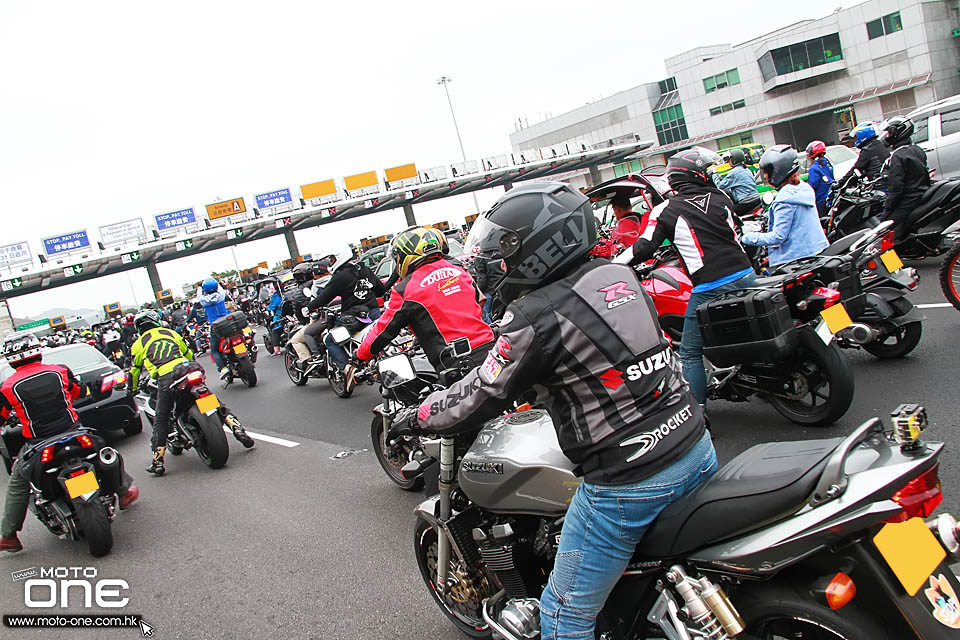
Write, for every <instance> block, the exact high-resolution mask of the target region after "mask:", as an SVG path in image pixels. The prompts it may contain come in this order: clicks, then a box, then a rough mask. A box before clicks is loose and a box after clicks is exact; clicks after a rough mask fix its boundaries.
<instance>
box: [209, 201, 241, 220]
mask: <svg viewBox="0 0 960 640" xmlns="http://www.w3.org/2000/svg"><path fill="white" fill-rule="evenodd" d="M246 210H247V205H246V204H245V203H244V202H243V198H234V199H233V200H226V201H224V202H214V203H213V204H208V205H207V217H208V218H210V219H211V220H219V219H220V218H226V217H227V216H232V215H235V214H238V213H244V212H245V211H246Z"/></svg>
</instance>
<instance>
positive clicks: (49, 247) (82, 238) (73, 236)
mask: <svg viewBox="0 0 960 640" xmlns="http://www.w3.org/2000/svg"><path fill="white" fill-rule="evenodd" d="M42 242H43V252H44V253H46V254H47V257H48V258H55V257H57V256H60V255H64V254H67V253H73V252H74V251H80V250H82V249H89V248H90V238H89V237H88V236H87V232H86V230H84V231H74V232H73V233H65V234H63V235H60V236H51V237H49V238H44V239H43V240H42Z"/></svg>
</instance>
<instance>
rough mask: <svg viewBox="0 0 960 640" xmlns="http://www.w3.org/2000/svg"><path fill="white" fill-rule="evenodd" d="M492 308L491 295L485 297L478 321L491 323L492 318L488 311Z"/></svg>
mask: <svg viewBox="0 0 960 640" xmlns="http://www.w3.org/2000/svg"><path fill="white" fill-rule="evenodd" d="M491 307H493V295H492V294H491V295H489V296H487V299H486V300H484V301H483V309H481V312H480V319H481V320H483V321H484V322H486V323H487V324H490V323H491V322H493V316H491V315H490V309H491Z"/></svg>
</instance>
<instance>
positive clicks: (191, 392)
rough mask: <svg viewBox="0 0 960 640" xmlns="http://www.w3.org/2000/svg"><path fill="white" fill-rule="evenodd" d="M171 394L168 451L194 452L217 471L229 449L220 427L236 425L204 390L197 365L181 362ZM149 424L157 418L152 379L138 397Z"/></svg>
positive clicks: (174, 372) (202, 377)
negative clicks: (171, 410)
mask: <svg viewBox="0 0 960 640" xmlns="http://www.w3.org/2000/svg"><path fill="white" fill-rule="evenodd" d="M170 390H171V392H172V393H173V412H172V415H171V420H170V427H171V431H170V434H169V435H168V436H167V450H168V451H170V453H172V454H173V455H175V456H178V455H180V454H181V453H183V452H184V451H186V450H190V449H195V450H196V452H197V455H198V456H200V459H201V460H203V462H204V464H206V465H207V466H208V467H210V468H211V469H219V468H220V467H222V466H223V465H225V464H226V463H227V458H229V457H230V447H229V446H228V445H227V436H226V434H225V432H224V430H223V427H224V426H226V427H227V428H230V429H232V428H233V426H234V425H235V424H237V419H236V417H235V416H233V414H230V413H228V412H227V408H226V407H224V406H223V405H221V404H220V400H219V399H218V398H217V395H216V394H215V393H213V392H212V391H210V389H209V388H208V387H207V381H206V373H205V372H204V370H203V367H201V366H200V365H199V364H197V363H196V362H183V363H181V364H179V365H177V367H176V368H175V369H174V370H173V381H172V382H171V383H170ZM137 403H138V404H139V405H140V408H141V409H143V412H144V414H145V415H146V416H147V420H149V421H150V424H153V421H154V419H155V418H156V415H157V383H156V381H155V380H153V379H151V380H150V381H149V382H147V384H146V388H145V390H141V391H140V393H139V394H138V396H137Z"/></svg>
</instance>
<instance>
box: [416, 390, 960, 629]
mask: <svg viewBox="0 0 960 640" xmlns="http://www.w3.org/2000/svg"><path fill="white" fill-rule="evenodd" d="M398 375H402V374H398ZM925 424H926V414H925V412H924V410H923V408H922V407H918V406H917V405H901V406H900V407H898V408H897V410H896V411H895V412H894V416H893V430H892V432H891V431H889V430H885V429H884V428H883V426H882V424H881V423H880V421H879V420H878V419H876V418H874V419H871V420H869V421H867V422H865V423H864V424H862V425H861V426H860V427H858V428H857V429H856V430H855V431H854V432H853V433H852V434H850V435H849V436H848V437H846V438H843V439H841V438H831V439H826V440H809V441H804V442H773V443H766V444H759V445H756V446H754V447H751V448H750V449H748V450H747V451H745V452H743V453H741V454H740V455H739V456H737V457H736V458H734V459H733V460H731V461H730V462H729V463H727V464H726V465H724V466H723V467H722V468H721V469H720V470H719V471H718V472H717V473H715V474H714V475H713V476H712V477H711V478H710V479H709V480H707V481H705V482H704V483H703V484H702V485H701V486H700V487H698V488H697V489H696V490H694V491H693V492H691V493H689V494H687V495H685V496H683V497H682V498H680V499H679V500H677V501H676V502H674V503H673V504H671V505H670V506H668V507H667V508H666V509H664V510H663V511H662V512H661V513H660V515H659V516H658V517H657V519H656V520H655V521H654V522H653V524H652V525H651V527H650V528H649V529H648V530H647V531H646V534H645V536H644V538H643V540H642V541H641V542H640V544H639V545H638V546H637V550H636V552H635V554H634V556H633V558H632V559H631V561H630V562H629V564H628V566H627V568H626V570H625V571H624V573H623V575H622V577H621V578H620V579H619V581H618V582H617V584H616V585H615V586H614V588H613V590H612V592H611V593H610V596H609V597H608V598H607V601H606V603H605V605H604V608H603V610H602V611H601V613H600V615H599V616H598V618H597V631H596V633H597V637H598V638H608V639H611V640H614V639H615V640H639V639H641V638H667V639H669V640H681V639H683V640H690V639H691V638H711V639H716V640H722V639H726V638H732V637H743V638H747V637H751V638H769V639H775V638H801V637H802V638H808V637H810V638H828V637H829V638H845V639H848V640H875V639H879V638H905V637H912V636H913V635H914V634H916V636H918V637H921V638H925V639H929V638H941V637H954V635H953V634H956V633H957V631H955V630H956V629H958V628H960V607H958V601H957V596H956V594H957V593H958V590H960V582H958V581H957V578H956V576H955V575H954V574H953V571H952V570H951V569H950V568H949V566H948V562H955V561H956V560H957V558H958V557H960V543H958V540H960V524H958V522H957V520H956V519H955V518H954V517H953V516H951V515H949V514H942V515H940V516H939V517H937V518H930V516H931V515H932V513H933V511H934V510H935V509H936V507H937V506H938V505H939V504H940V502H941V501H942V493H941V490H940V483H939V479H938V476H937V473H938V459H939V457H940V454H941V452H942V451H943V444H942V443H934V442H922V441H921V440H920V433H921V432H922V430H923V427H924V426H925ZM463 437H464V435H458V436H453V437H442V438H440V439H439V443H438V445H437V446H436V448H435V449H436V450H435V451H433V452H431V454H430V455H432V456H434V457H435V458H439V460H440V461H441V466H440V485H439V487H440V493H439V495H437V496H434V497H432V498H429V499H428V500H425V501H424V502H422V503H421V504H420V505H419V506H418V507H417V508H416V510H415V515H416V518H417V519H416V524H415V527H414V553H415V555H416V558H417V564H418V567H419V569H420V573H421V577H422V579H423V581H424V584H425V585H426V587H427V589H428V591H429V592H430V595H431V596H432V598H433V600H434V602H435V603H436V604H437V605H438V606H439V607H440V609H441V611H442V612H443V614H444V615H445V616H446V618H447V619H448V620H450V621H451V622H452V623H453V624H454V625H455V626H456V627H457V628H458V629H459V630H460V631H462V632H463V633H465V634H467V635H468V636H472V637H476V638H486V637H490V636H491V635H493V634H497V637H501V638H505V639H507V640H535V639H536V638H539V637H540V616H539V600H538V596H539V595H540V593H541V592H542V591H543V588H544V586H545V584H546V581H547V577H548V576H549V574H550V571H551V569H552V568H553V563H554V559H555V557H556V554H557V549H558V545H559V539H560V532H561V529H562V527H563V519H564V513H565V511H566V508H567V505H568V503H569V502H570V500H571V498H572V496H573V494H574V492H575V491H576V489H577V487H578V485H579V482H580V481H579V479H578V478H577V477H576V476H575V475H574V468H573V467H574V466H573V464H572V463H571V462H570V461H569V459H567V458H566V456H564V455H563V452H562V451H561V449H560V447H559V445H558V443H557V438H556V432H555V430H554V428H553V425H552V423H551V420H550V418H549V416H548V415H547V414H546V413H545V412H543V411H540V410H538V409H532V410H527V411H517V412H514V413H510V414H508V415H505V416H503V417H500V418H497V419H494V420H493V421H490V422H488V423H487V424H486V425H484V426H483V427H482V429H481V430H480V432H479V433H478V434H476V435H475V436H470V437H471V438H472V444H471V445H470V446H469V447H468V448H467V449H466V451H465V453H462V454H460V453H458V450H459V449H461V447H460V446H459V444H458V440H460V439H461V438H463ZM417 472H419V473H422V471H413V470H411V473H410V474H409V477H410V478H411V479H412V478H413V477H414V474H415V473H417ZM927 518H930V519H928V520H925V519H927Z"/></svg>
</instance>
